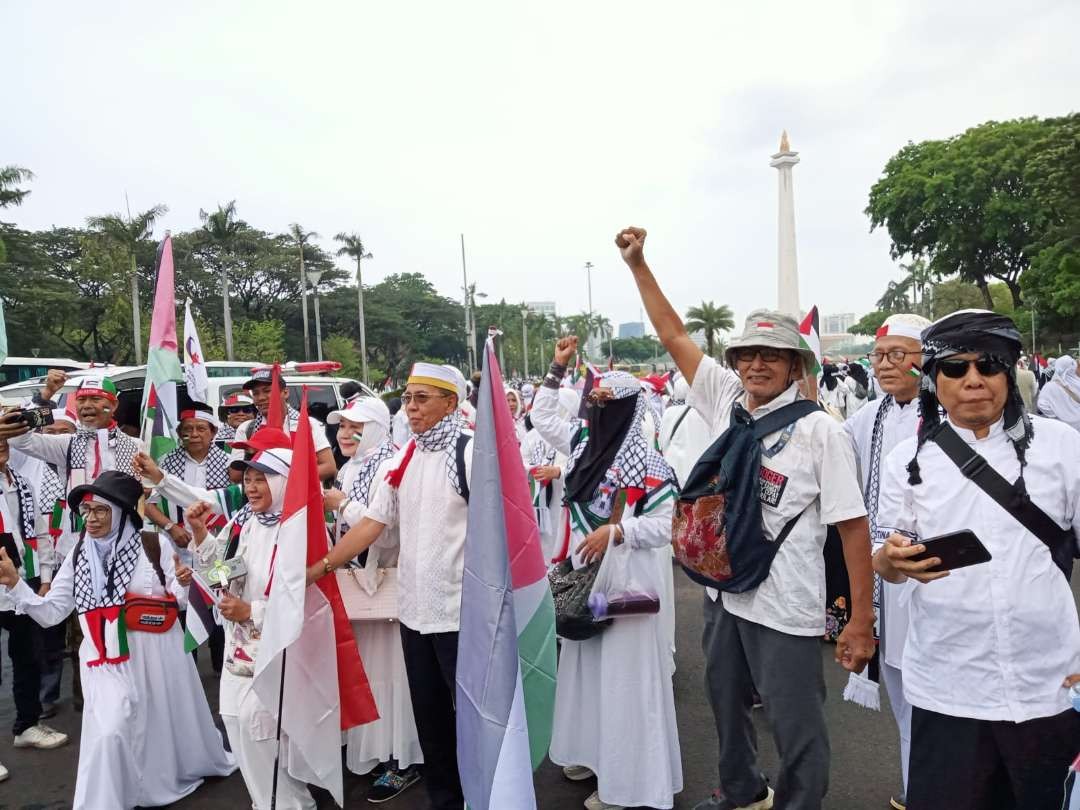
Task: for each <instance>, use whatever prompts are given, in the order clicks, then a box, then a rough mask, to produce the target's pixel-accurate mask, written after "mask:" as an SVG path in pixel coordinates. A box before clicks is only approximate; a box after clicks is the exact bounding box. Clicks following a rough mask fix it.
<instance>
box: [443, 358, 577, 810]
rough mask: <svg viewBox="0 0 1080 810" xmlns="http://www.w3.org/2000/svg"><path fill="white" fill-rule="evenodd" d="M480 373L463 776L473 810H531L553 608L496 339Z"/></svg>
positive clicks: (549, 693) (463, 650) (463, 642)
mask: <svg viewBox="0 0 1080 810" xmlns="http://www.w3.org/2000/svg"><path fill="white" fill-rule="evenodd" d="M483 369H484V371H483V379H482V380H481V382H480V398H479V405H478V407H477V413H476V433H475V438H474V439H473V467H472V485H471V487H470V489H471V491H472V498H471V499H470V501H469V521H468V530H467V533H466V537H465V574H464V577H463V580H462V593H461V630H460V633H459V635H458V667H457V700H456V705H457V748H458V752H457V755H458V763H459V768H458V770H459V772H460V773H461V787H462V790H463V791H464V793H465V801H466V803H467V805H468V806H469V807H470V808H472V810H502V808H507V807H513V808H517V809H518V810H533V808H535V807H536V794H535V790H534V786H533V771H534V770H535V769H536V768H537V766H539V764H540V763H541V762H542V761H543V760H544V757H545V755H546V754H547V750H548V746H549V744H550V742H551V730H552V724H553V720H554V709H555V670H556V662H555V607H554V604H553V602H552V599H551V591H550V589H549V588H548V580H547V566H546V564H545V561H544V556H543V552H542V551H541V549H540V531H539V529H538V528H537V525H536V516H535V512H534V511H533V508H532V503H531V501H530V498H529V488H528V484H527V483H526V473H525V469H524V467H523V466H522V464H521V456H520V455H519V450H518V446H517V438H516V436H515V434H514V425H513V419H512V418H511V416H510V409H509V407H508V406H507V404H506V393H505V391H504V389H503V382H502V375H501V372H500V370H499V361H498V359H497V358H496V356H495V349H494V345H493V343H492V341H491V340H489V341H488V342H487V345H486V347H485V357H484V365H483Z"/></svg>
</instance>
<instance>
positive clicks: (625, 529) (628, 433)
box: [532, 338, 682, 810]
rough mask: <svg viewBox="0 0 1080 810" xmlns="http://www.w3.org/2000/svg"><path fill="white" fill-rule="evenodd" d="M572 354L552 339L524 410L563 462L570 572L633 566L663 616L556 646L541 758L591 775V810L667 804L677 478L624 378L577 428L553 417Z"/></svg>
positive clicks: (633, 383)
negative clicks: (546, 744)
mask: <svg viewBox="0 0 1080 810" xmlns="http://www.w3.org/2000/svg"><path fill="white" fill-rule="evenodd" d="M576 348H577V339H576V338H563V339H562V340H560V341H559V343H558V346H557V347H556V350H555V362H554V363H553V364H552V367H551V371H550V373H549V374H548V376H547V377H545V379H544V384H543V386H542V387H541V389H540V391H539V392H538V393H537V395H536V399H535V400H534V402H533V410H532V421H533V425H534V426H535V427H536V429H537V430H538V431H539V432H540V435H541V436H542V437H543V438H544V440H545V441H547V442H548V443H549V444H550V445H551V446H552V447H554V448H556V449H557V450H558V451H560V452H562V453H564V454H566V455H567V456H568V457H569V461H568V462H567V465H566V475H565V492H564V495H563V500H564V502H565V503H566V505H567V507H568V508H569V509H570V515H571V519H570V527H571V539H570V547H571V549H572V550H573V564H574V567H575V568H580V567H581V566H584V565H587V564H589V563H591V562H592V561H594V560H596V559H598V558H599V557H601V556H605V555H607V556H610V555H619V556H617V557H613V558H611V559H612V562H615V561H616V560H619V561H620V562H621V563H625V565H626V568H627V569H630V568H631V567H632V568H633V570H634V572H635V574H636V575H637V576H639V577H640V578H641V581H639V582H637V583H635V584H636V585H637V587H639V588H641V589H642V590H645V591H651V592H652V593H654V594H657V595H658V596H660V597H661V600H660V601H661V607H660V610H661V614H660V615H656V614H654V615H645V616H629V617H624V618H620V619H615V620H614V622H613V623H612V624H611V625H610V626H608V627H606V628H604V629H603V631H602V632H600V634H599V635H596V636H593V637H592V638H588V639H586V640H584V641H572V640H569V639H563V641H562V652H561V654H560V656H559V674H558V682H557V687H556V693H555V722H554V728H553V733H552V739H551V748H550V752H549V755H550V757H551V760H552V762H554V763H556V764H558V765H562V766H563V773H564V774H565V775H566V777H567V778H568V779H571V780H575V781H576V780H584V779H588V778H590V777H591V776H593V774H595V775H596V780H597V790H596V792H595V793H594V794H593V795H591V796H589V798H588V799H587V800H586V801H585V807H586V808H588V810H621V809H622V808H625V807H637V806H640V805H646V806H649V807H655V808H661V809H663V808H670V807H672V806H673V804H674V795H675V794H676V793H678V792H680V791H681V790H682V764H681V755H680V749H679V733H678V728H677V725H676V722H675V699H674V694H673V691H672V679H671V674H672V673H671V666H670V650H669V646H668V641H667V633H666V631H665V623H664V619H663V614H664V612H665V611H670V610H671V609H672V605H671V604H667V602H668V600H666V599H664V598H663V595H664V591H665V590H666V588H665V585H664V582H663V577H664V573H663V572H664V568H665V567H666V568H667V571H668V572H670V571H671V555H670V551H669V550H668V549H669V548H670V545H671V514H672V507H673V502H674V499H675V498H676V497H677V491H678V490H677V486H676V484H675V474H674V472H673V471H672V469H671V467H670V466H669V465H668V464H667V462H665V461H664V459H663V457H662V456H661V455H660V453H659V452H657V451H656V450H655V449H654V448H653V446H652V441H651V440H650V439H649V438H647V437H646V436H645V434H644V432H643V431H642V427H641V425H642V417H643V416H644V413H645V409H646V403H645V399H644V396H643V394H642V391H641V385H640V383H639V382H638V380H637V379H636V378H635V377H633V376H632V375H630V374H627V373H626V372H622V371H609V372H607V373H606V374H603V375H601V377H600V380H599V383H598V385H597V386H596V388H594V389H593V390H592V391H590V392H589V395H588V400H587V407H586V419H585V420H581V419H577V418H574V419H570V420H567V419H565V418H561V417H560V415H559V412H558V401H559V400H558V397H559V393H558V386H559V382H560V378H561V377H562V376H563V375H564V374H565V372H566V364H567V363H568V362H569V360H570V358H571V357H572V356H573V354H574V351H575V350H576ZM560 372H561V373H560ZM624 499H625V501H624ZM623 502H625V508H624V509H623V511H622V512H621V516H620V515H619V512H618V509H620V508H622V503H623ZM631 557H633V559H632V560H631Z"/></svg>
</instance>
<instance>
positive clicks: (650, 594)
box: [590, 543, 662, 616]
mask: <svg viewBox="0 0 1080 810" xmlns="http://www.w3.org/2000/svg"><path fill="white" fill-rule="evenodd" d="M658 574H659V569H658V567H657V565H656V558H655V556H654V554H653V551H652V549H633V548H631V547H630V546H628V545H627V544H626V543H623V544H621V545H618V546H615V545H610V544H609V545H608V549H607V551H606V552H605V553H604V558H603V560H602V561H601V563H600V570H599V572H597V574H596V580H595V581H594V582H593V587H592V591H591V592H590V606H591V605H592V604H594V602H595V600H594V599H593V597H594V596H596V595H600V596H602V597H603V603H604V604H605V605H610V604H611V603H613V602H616V601H618V600H627V599H635V598H636V599H639V600H640V599H651V600H655V602H656V604H657V611H658V610H659V594H660V593H661V590H662V588H661V586H662V583H661V582H659V581H658ZM649 612H653V611H649ZM606 614H607V611H606V609H605V615H606ZM611 615H612V616H614V615H617V614H616V613H614V612H612V613H611Z"/></svg>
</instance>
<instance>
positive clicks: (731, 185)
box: [0, 0, 1080, 323]
mask: <svg viewBox="0 0 1080 810" xmlns="http://www.w3.org/2000/svg"><path fill="white" fill-rule="evenodd" d="M0 5H2V8H0V30H3V31H5V34H4V48H3V54H2V56H0V59H2V68H0V77H2V78H0V87H2V88H3V98H4V102H3V107H4V111H5V114H6V116H7V117H8V120H6V121H4V122H3V124H2V125H0V165H2V164H17V165H21V166H25V167H27V168H29V169H31V170H33V171H34V172H35V173H36V174H37V180H36V181H35V182H34V183H33V184H32V186H31V187H32V189H33V193H32V194H31V196H30V197H29V198H28V200H27V202H26V203H25V204H24V205H23V206H22V207H21V208H19V209H8V210H7V211H5V213H4V219H7V220H11V219H14V220H15V221H17V223H18V224H19V225H20V226H22V227H26V228H45V227H48V226H50V225H53V224H55V225H81V224H82V223H83V222H84V219H85V217H87V216H88V215H93V214H102V213H107V212H112V211H120V210H122V209H123V205H124V193H125V191H126V192H127V194H128V195H129V198H130V201H131V208H132V210H142V209H144V208H146V207H149V206H150V205H153V204H155V203H165V204H167V205H168V206H169V208H170V211H169V214H168V216H167V217H166V218H165V219H164V221H162V222H161V225H160V226H159V230H158V233H160V232H161V231H162V230H164V229H165V228H170V229H172V230H174V231H180V230H186V229H190V228H193V227H197V226H198V224H199V220H198V211H199V208H200V207H201V208H207V209H212V208H213V207H214V206H215V205H216V204H217V203H219V202H227V201H229V200H231V199H235V200H236V201H237V208H238V210H239V213H240V215H241V217H242V218H243V219H245V220H247V221H248V222H249V223H251V224H252V225H254V226H256V227H259V228H264V229H267V230H274V231H280V230H283V229H285V228H286V227H287V226H288V224H289V223H290V222H294V221H299V222H300V223H301V224H303V225H304V226H305V227H306V228H308V229H312V230H316V231H318V232H319V233H320V234H322V236H323V238H322V239H321V243H322V245H323V246H324V247H326V248H328V249H332V248H333V247H334V244H333V243H332V241H331V238H330V237H332V236H333V235H334V234H335V233H337V232H338V231H343V230H344V231H356V232H358V233H360V234H361V235H362V237H363V239H364V242H365V244H366V245H367V246H368V248H369V249H370V250H371V251H372V252H373V253H374V254H375V259H374V260H373V261H371V262H368V263H367V265H366V271H365V272H366V277H365V281H366V282H369V283H372V282H376V281H378V280H379V279H381V278H383V277H385V276H386V275H388V274H390V273H397V272H410V271H420V272H423V273H424V274H425V275H426V276H427V277H428V278H430V279H431V280H432V282H433V283H434V284H435V285H436V286H437V287H438V289H439V290H440V291H441V292H442V293H444V294H446V295H450V296H455V297H460V294H461V293H460V288H461V253H460V247H459V242H458V234H459V233H464V234H465V243H466V249H467V257H468V269H469V276H470V280H475V281H476V282H477V284H478V287H479V289H480V290H481V291H483V292H486V293H488V294H489V295H490V296H493V297H495V298H496V299H498V298H500V297H506V298H507V299H508V300H511V301H521V300H552V299H553V300H555V301H556V303H557V305H558V308H559V311H560V313H562V314H572V313H574V312H578V311H581V310H583V309H585V307H586V294H585V274H584V271H583V269H582V267H583V265H584V263H585V262H586V261H592V262H593V263H594V265H595V269H594V270H593V301H594V307H595V308H596V309H598V310H600V311H602V312H603V313H605V314H606V315H608V316H609V317H610V318H611V319H612V320H613V321H614V322H615V323H619V322H622V321H629V320H637V319H638V312H639V305H638V299H637V295H636V291H635V290H634V289H633V286H632V284H630V283H629V282H630V277H629V274H628V271H626V269H625V267H624V266H623V264H622V262H621V260H620V259H619V256H618V252H617V251H616V249H615V247H614V245H613V243H612V239H613V236H614V234H615V232H616V230H617V229H618V228H620V227H622V226H624V225H628V224H635V225H642V226H644V227H646V228H648V230H649V240H648V243H647V255H648V257H649V259H650V263H651V264H652V267H653V269H654V271H655V272H656V274H657V276H658V278H659V281H660V283H661V285H662V286H663V287H664V289H665V290H666V291H667V292H668V294H669V296H670V297H671V298H672V300H673V302H674V303H675V305H676V307H677V308H679V309H680V310H685V308H686V307H688V306H691V305H693V304H696V303H698V302H700V301H702V300H713V301H715V302H716V303H727V304H729V305H731V306H732V307H733V309H734V310H735V313H736V316H737V318H738V319H739V320H740V321H741V319H742V318H743V317H745V316H746V314H747V313H748V311H749V310H750V309H752V308H754V307H756V306H762V305H765V306H773V305H775V303H776V281H775V279H776V219H777V216H776V208H777V189H776V186H777V182H776V171H775V170H774V169H771V168H770V167H769V158H770V155H771V154H772V153H773V152H775V151H776V150H777V146H778V143H779V138H780V132H781V130H782V129H785V128H786V129H787V130H788V132H789V133H790V138H791V145H792V148H793V149H795V150H797V151H798V152H799V153H800V156H801V160H802V162H801V163H800V164H799V165H798V166H797V167H796V168H795V211H796V231H797V235H798V254H799V274H800V282H801V283H800V287H801V300H802V305H803V307H804V308H805V307H807V306H808V305H809V304H813V303H817V304H818V305H819V307H820V308H821V311H822V313H823V314H830V313H836V312H845V311H851V312H856V313H859V314H860V315H861V314H862V313H864V312H866V311H867V310H869V309H871V308H872V304H873V301H874V300H875V299H876V298H877V297H878V295H879V294H880V292H881V290H882V289H883V288H884V287H885V285H886V284H887V282H888V281H889V280H890V279H893V278H898V277H899V272H898V270H897V269H896V266H895V265H894V263H893V262H892V261H891V259H890V258H889V253H888V239H887V236H886V235H885V234H884V233H881V232H877V233H874V234H872V235H871V234H870V233H869V223H868V220H867V218H866V216H865V215H864V214H863V209H864V208H865V206H866V200H867V192H868V190H869V188H870V186H871V184H872V183H873V182H874V180H875V179H876V178H877V177H878V176H879V174H880V172H881V170H882V168H883V166H884V164H885V162H886V161H887V160H888V158H889V157H890V156H891V155H892V154H894V153H895V152H896V151H897V150H898V149H899V148H900V147H901V146H903V144H904V143H905V142H907V141H909V140H915V141H918V140H922V139H926V138H940V137H946V136H949V135H952V134H955V133H959V132H961V131H963V130H964V129H965V128H967V127H969V126H973V125H975V124H978V123H981V122H983V121H986V120H989V119H998V120H1000V119H1007V118H1014V117H1018V116H1028V115H1038V116H1051V115H1061V114H1065V113H1068V112H1071V111H1075V110H1076V109H1077V107H1078V106H1080V82H1078V77H1080V39H1078V37H1077V33H1078V31H1080V3H1077V2H1076V1H1075V0H1024V2H1016V3H1002V2H996V1H995V0H982V2H971V3H960V2H942V0H902V1H901V0H893V2H873V3H868V2H865V0H863V1H862V2H848V3H822V2H800V3H780V2H772V3H755V4H750V3H740V4H736V3H725V2H719V1H718V0H715V1H714V2H702V3H694V4H690V3H685V4H684V3H658V2H650V3H632V2H626V0H620V2H613V3H601V2H581V1H580V0H577V2H573V3H565V4H564V3H558V2H544V3H531V4H528V6H527V7H526V6H525V4H522V3H515V2H507V0H499V2H483V3H480V2H468V1H467V0H456V2H439V3H435V2H431V3H404V2H379V3H374V2H356V1H355V0H351V1H350V2H317V3H298V2H292V3H284V2H282V3H276V2H269V0H259V1H258V2H215V3H206V2H194V3H185V4H179V5H176V4H174V5H171V6H169V7H168V11H166V7H165V6H163V5H161V4H156V3H145V2H106V3H75V2H63V3H18V2H15V0H6V2H2V3H0ZM751 6H752V8H751Z"/></svg>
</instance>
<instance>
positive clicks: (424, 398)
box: [401, 393, 450, 408]
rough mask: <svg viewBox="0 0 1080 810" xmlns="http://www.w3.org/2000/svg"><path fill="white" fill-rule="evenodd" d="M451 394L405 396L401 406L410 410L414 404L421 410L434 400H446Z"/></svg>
mask: <svg viewBox="0 0 1080 810" xmlns="http://www.w3.org/2000/svg"><path fill="white" fill-rule="evenodd" d="M448 396H450V395H449V394H423V393H421V394H403V395H402V397H401V404H402V405H404V406H405V407H406V408H408V407H409V406H410V405H411V404H412V403H414V402H415V403H416V404H417V405H419V406H420V407H421V408H423V407H424V406H425V405H427V404H428V403H429V402H430V401H431V400H433V399H446V398H447V397H448Z"/></svg>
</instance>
